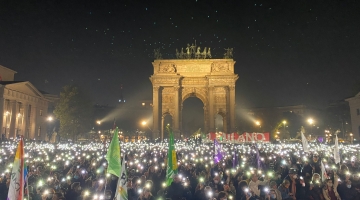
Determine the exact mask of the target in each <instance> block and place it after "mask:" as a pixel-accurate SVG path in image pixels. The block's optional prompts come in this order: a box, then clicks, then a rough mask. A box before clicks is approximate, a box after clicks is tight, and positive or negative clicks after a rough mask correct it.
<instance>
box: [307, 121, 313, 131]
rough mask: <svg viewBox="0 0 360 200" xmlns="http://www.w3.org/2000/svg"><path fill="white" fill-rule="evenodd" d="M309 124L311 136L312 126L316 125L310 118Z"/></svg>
mask: <svg viewBox="0 0 360 200" xmlns="http://www.w3.org/2000/svg"><path fill="white" fill-rule="evenodd" d="M307 122H308V123H309V124H310V134H312V126H313V124H314V120H313V119H312V118H309V119H308V120H307Z"/></svg>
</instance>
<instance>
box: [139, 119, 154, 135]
mask: <svg viewBox="0 0 360 200" xmlns="http://www.w3.org/2000/svg"><path fill="white" fill-rule="evenodd" d="M141 125H143V126H146V127H148V129H149V130H150V131H151V133H152V130H151V128H150V127H149V125H148V123H147V121H142V122H141ZM151 135H152V134H151Z"/></svg>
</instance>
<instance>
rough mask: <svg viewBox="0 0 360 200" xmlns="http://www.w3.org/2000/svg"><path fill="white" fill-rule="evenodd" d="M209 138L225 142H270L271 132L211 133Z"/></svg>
mask: <svg viewBox="0 0 360 200" xmlns="http://www.w3.org/2000/svg"><path fill="white" fill-rule="evenodd" d="M207 138H208V139H209V140H214V139H215V138H216V139H218V140H219V141H223V142H225V141H226V142H270V133H269V132H265V133H247V132H245V133H243V134H238V133H230V134H226V133H209V134H208V137H207Z"/></svg>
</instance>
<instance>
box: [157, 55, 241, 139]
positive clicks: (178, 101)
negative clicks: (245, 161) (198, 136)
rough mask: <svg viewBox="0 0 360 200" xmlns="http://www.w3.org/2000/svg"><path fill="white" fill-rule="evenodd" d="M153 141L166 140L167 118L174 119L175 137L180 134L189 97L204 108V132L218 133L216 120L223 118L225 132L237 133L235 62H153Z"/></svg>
mask: <svg viewBox="0 0 360 200" xmlns="http://www.w3.org/2000/svg"><path fill="white" fill-rule="evenodd" d="M152 64H153V67H154V74H153V75H152V76H151V77H150V80H151V83H152V85H153V138H157V137H161V138H164V126H165V125H164V118H165V116H167V115H170V116H171V117H172V124H171V126H172V127H173V130H174V133H175V135H177V134H176V133H180V132H181V129H182V127H181V124H182V120H181V119H182V107H183V106H182V105H183V102H184V101H185V100H186V99H187V98H189V97H197V98H199V99H200V100H201V101H202V102H203V104H204V118H205V119H204V128H205V130H204V131H205V132H206V133H207V132H209V131H210V132H211V131H215V116H216V115H217V114H219V115H221V116H222V117H223V126H224V132H226V133H229V132H231V131H234V130H235V82H236V80H237V79H238V75H237V74H234V65H235V61H234V60H233V59H171V60H162V59H158V60H154V62H153V63H152Z"/></svg>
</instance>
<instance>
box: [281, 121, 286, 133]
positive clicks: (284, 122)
mask: <svg viewBox="0 0 360 200" xmlns="http://www.w3.org/2000/svg"><path fill="white" fill-rule="evenodd" d="M282 123H283V124H284V134H285V126H286V120H284V121H282Z"/></svg>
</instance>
